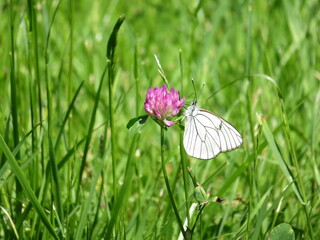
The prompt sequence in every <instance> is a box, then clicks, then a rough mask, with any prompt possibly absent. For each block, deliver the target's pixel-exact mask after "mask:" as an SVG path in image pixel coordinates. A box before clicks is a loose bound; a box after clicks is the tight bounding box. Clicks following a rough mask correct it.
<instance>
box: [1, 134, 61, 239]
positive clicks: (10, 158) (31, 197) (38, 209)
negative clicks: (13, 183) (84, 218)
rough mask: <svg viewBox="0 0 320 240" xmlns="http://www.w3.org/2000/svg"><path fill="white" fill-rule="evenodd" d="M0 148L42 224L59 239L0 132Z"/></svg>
mask: <svg viewBox="0 0 320 240" xmlns="http://www.w3.org/2000/svg"><path fill="white" fill-rule="evenodd" d="M0 148H1V149H2V151H3V153H4V155H5V156H6V157H7V161H9V163H10V165H11V168H12V170H13V171H14V173H15V174H16V176H17V179H18V180H19V182H20V184H21V187H22V190H23V191H24V193H25V194H26V196H27V197H28V198H29V200H30V202H31V204H32V205H33V207H34V208H35V210H36V212H37V213H38V214H39V216H40V218H41V219H42V222H43V224H44V225H45V226H46V228H47V229H48V231H49V232H50V234H51V235H52V236H53V237H54V238H55V239H59V237H58V235H57V234H56V232H55V231H54V229H53V226H52V225H51V223H50V221H49V219H48V218H47V216H46V214H45V212H44V210H43V208H42V206H41V204H40V203H39V201H38V199H37V197H36V195H35V194H34V192H33V191H32V189H31V187H30V185H29V183H28V180H27V179H26V178H25V176H24V175H23V172H22V170H21V168H20V167H19V165H18V163H17V162H16V160H15V159H14V157H13V155H12V153H11V151H10V149H9V148H8V146H7V144H6V143H5V141H4V139H3V137H2V135H1V134H0Z"/></svg>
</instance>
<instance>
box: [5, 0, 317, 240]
mask: <svg viewBox="0 0 320 240" xmlns="http://www.w3.org/2000/svg"><path fill="white" fill-rule="evenodd" d="M122 15H124V16H125V20H124V22H123V24H122V26H121V28H120V30H119V32H118V39H117V40H118V41H117V47H116V50H115V68H114V73H115V75H114V79H111V80H110V78H109V75H108V71H107V73H106V75H105V76H104V77H103V72H104V69H105V67H106V66H107V59H106V46H107V42H108V39H109V37H110V34H111V32H112V29H113V27H114V25H115V23H116V21H117V20H118V19H119V17H120V16H122ZM0 18H1V21H0V31H1V33H2V34H1V35H0V83H1V87H0V104H1V107H0V124H1V125H0V133H1V136H2V137H3V139H4V142H5V143H4V142H2V143H1V149H0V190H1V192H0V207H1V209H0V217H1V218H0V238H3V239H14V238H18V236H19V238H20V239H39V238H41V239H50V238H51V237H52V236H54V234H53V233H52V231H51V232H50V230H49V229H50V226H49V225H50V224H51V227H52V229H53V231H54V232H55V233H56V234H57V236H58V238H61V239H63V238H67V239H86V238H87V239H103V238H107V237H110V238H112V239H177V238H178V235H179V227H178V224H177V222H176V219H175V216H174V214H173V212H172V207H171V205H170V201H169V198H168V195H167V192H166V188H165V184H164V180H163V177H162V174H161V163H160V128H159V127H158V125H157V124H156V123H155V122H153V121H151V119H149V120H148V122H147V123H146V125H145V126H144V128H143V129H142V130H141V135H140V136H139V137H135V138H134V139H132V138H130V137H129V135H128V129H127V128H126V124H127V123H128V121H129V120H130V119H132V118H134V117H136V116H139V115H144V114H145V112H144V110H143V102H144V99H145V94H146V91H147V89H149V88H150V87H155V86H161V85H162V84H163V81H162V79H161V76H160V75H159V73H158V66H157V63H156V60H155V58H154V54H156V55H157V57H158V58H159V60H160V62H161V65H162V68H163V70H164V73H165V74H166V77H167V79H168V80H169V83H170V87H172V88H175V89H176V90H179V91H180V94H181V96H185V97H187V98H188V99H187V103H188V104H190V102H191V101H192V100H193V99H194V96H195V95H194V92H195V90H196V91H197V93H198V95H199V93H200V91H201V88H202V85H203V83H204V82H205V85H204V87H203V91H202V93H201V95H200V96H198V103H199V105H200V106H201V107H204V108H207V109H209V110H211V111H213V112H215V113H217V114H218V115H220V116H222V117H223V118H225V119H227V120H228V121H229V122H231V123H232V125H234V126H235V127H236V128H237V129H238V130H239V132H240V133H241V134H242V135H243V139H244V143H243V146H242V147H241V148H239V149H237V150H235V151H232V152H229V153H223V154H220V155H219V156H218V157H217V158H215V159H213V160H209V161H206V160H198V159H193V158H191V157H187V158H186V161H187V165H188V166H189V167H191V169H192V170H193V172H194V174H195V176H196V177H197V180H198V181H199V183H201V184H202V185H203V187H204V189H205V190H206V191H210V192H211V196H212V197H214V196H217V195H218V196H219V197H220V198H222V199H224V200H225V201H224V202H223V203H221V204H218V203H213V202H211V203H210V204H209V205H208V206H207V207H206V208H205V209H204V211H203V212H202V215H201V219H200V220H199V221H198V222H197V225H196V227H195V232H194V234H193V239H241V238H244V239H267V238H268V236H269V235H270V233H271V232H272V230H273V229H274V228H275V226H277V225H278V224H280V223H288V224H290V225H291V228H292V229H293V231H294V233H295V238H296V239H318V238H319V237H320V236H319V231H320V228H319V184H320V175H319V158H318V156H319V152H320V138H319V125H318V124H317V123H318V122H319V117H320V115H319V101H320V88H319V84H320V69H319V66H320V65H319V60H320V52H319V40H320V39H319V37H320V35H319V31H318V26H319V24H320V12H319V2H318V1H317V0H309V1H303V0H297V1H286V0H282V1H276V0H274V1H261V0H256V1H222V0H221V1H208V0H207V1H206V0H199V1H186V0H182V1H157V0H151V1H134V2H133V1H124V0H118V1H74V0H65V1H36V0H28V1H22V2H17V1H13V0H12V1H6V0H4V1H1V2H0ZM101 79H104V81H103V82H102V85H101V95H99V90H98V89H99V84H100V83H101ZM192 79H193V80H194V82H195V89H194V88H193V86H192V83H191V81H192ZM109 81H111V84H108V83H109ZM82 82H83V85H81V84H82ZM110 86H111V87H112V90H111V91H110ZM77 91H78V92H77ZM110 92H112V93H111V96H110ZM73 98H74V102H73ZM110 98H111V100H112V102H113V103H112V107H110ZM95 103H97V104H98V105H97V109H96V112H95V107H94V106H95ZM110 109H111V110H110ZM110 111H111V112H112V117H111V118H113V119H114V126H112V127H111V125H110ZM93 116H94V117H95V118H93ZM65 117H66V118H65ZM64 119H65V121H64ZM90 123H92V124H93V125H92V127H90V126H91V125H90ZM28 133H29V134H28ZM111 134H112V135H113V139H114V140H113V141H114V146H113V150H112V148H111ZM165 137H166V138H165V141H166V153H165V155H166V156H167V171H168V175H169V179H170V182H171V186H172V188H173V189H174V197H175V200H176V203H177V205H178V209H179V213H180V215H181V218H182V219H183V220H184V219H185V218H186V207H185V202H187V206H188V205H189V206H190V205H191V203H193V202H196V201H195V199H194V198H193V191H194V187H193V185H192V181H191V179H190V178H189V177H188V178H187V182H186V185H184V181H183V177H182V169H181V160H180V153H179V142H180V129H179V128H178V127H176V126H174V127H172V128H170V129H169V130H168V131H166V136H165ZM19 143H20V144H19ZM5 145H8V146H9V148H10V150H11V152H12V153H13V155H14V158H15V160H16V161H17V162H18V164H19V166H20V167H19V169H20V170H21V172H19V171H18V170H16V169H15V168H13V167H12V164H11V162H10V164H9V160H8V159H9V157H8V154H7V153H5V150H4V149H5ZM85 146H87V147H85ZM130 146H131V148H130ZM112 151H113V154H112ZM84 155H85V158H84ZM12 159H13V158H12ZM84 159H85V161H84ZM21 173H22V174H23V176H22V175H21ZM128 173H131V175H130V174H128ZM21 176H22V177H24V178H25V179H26V182H27V184H29V185H30V187H31V188H30V191H32V193H33V194H34V195H35V196H36V197H37V199H38V200H39V202H38V203H36V202H35V201H36V200H34V199H30V194H32V193H31V192H30V191H28V190H26V187H25V186H24V185H23V184H22V186H21V185H20V184H19V180H18V179H19V177H21ZM57 190H58V191H57ZM185 193H187V196H188V197H187V200H186V198H185ZM121 194H123V195H121ZM37 204H39V205H37ZM117 204H118V205H117ZM57 205H58V207H57V208H58V210H57V209H56V206H57ZM35 206H38V208H42V209H43V210H44V212H45V215H46V216H47V218H48V221H49V223H50V224H49V225H48V224H46V223H45V220H44V218H43V217H42V218H41V217H40V218H39V217H38V213H37V212H36V207H35ZM115 216H116V217H115ZM194 218H195V216H194V217H193V222H194V221H195V219H194ZM191 226H192V225H191ZM191 226H189V227H191Z"/></svg>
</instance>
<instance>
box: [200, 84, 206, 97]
mask: <svg viewBox="0 0 320 240" xmlns="http://www.w3.org/2000/svg"><path fill="white" fill-rule="evenodd" d="M204 85H206V82H203V83H202V87H201V90H200V94H199V96H201V94H202V91H203V88H204Z"/></svg>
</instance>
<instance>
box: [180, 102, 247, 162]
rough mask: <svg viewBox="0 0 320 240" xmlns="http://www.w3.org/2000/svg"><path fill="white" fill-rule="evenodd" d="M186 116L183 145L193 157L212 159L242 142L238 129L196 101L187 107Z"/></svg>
mask: <svg viewBox="0 0 320 240" xmlns="http://www.w3.org/2000/svg"><path fill="white" fill-rule="evenodd" d="M185 117H186V121H185V129H184V135H183V145H184V149H185V150H186V152H187V154H188V155H190V156H192V157H195V158H200V159H211V158H214V157H215V156H217V155H218V154H219V153H221V152H226V151H229V150H232V149H235V148H237V147H239V146H240V145H241V144H242V137H241V135H240V133H239V132H238V130H237V129H235V128H234V127H233V126H232V125H231V124H230V123H228V122H227V121H226V120H224V119H223V118H221V117H219V116H217V115H216V114H214V113H212V112H210V111H208V110H206V109H203V108H199V107H198V106H197V102H196V101H193V102H192V103H191V105H190V106H189V107H188V108H187V110H186V111H185Z"/></svg>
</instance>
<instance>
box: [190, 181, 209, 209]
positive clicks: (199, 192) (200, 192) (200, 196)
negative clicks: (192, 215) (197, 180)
mask: <svg viewBox="0 0 320 240" xmlns="http://www.w3.org/2000/svg"><path fill="white" fill-rule="evenodd" d="M209 197H210V194H209V193H206V191H205V190H204V188H203V187H202V186H201V185H198V186H197V187H196V188H195V189H194V198H195V199H196V200H197V202H198V203H199V204H201V205H203V204H206V203H207V202H208V200H209Z"/></svg>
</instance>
